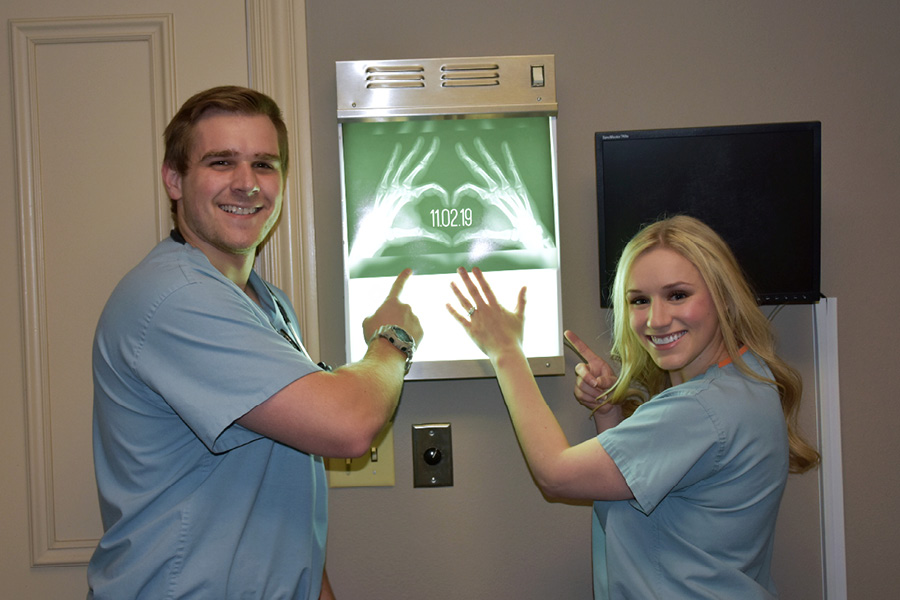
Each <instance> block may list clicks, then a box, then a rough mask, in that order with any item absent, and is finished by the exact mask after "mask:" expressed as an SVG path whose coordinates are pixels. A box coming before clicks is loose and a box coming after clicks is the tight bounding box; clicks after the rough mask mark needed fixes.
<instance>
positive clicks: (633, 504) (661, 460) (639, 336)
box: [448, 216, 818, 600]
mask: <svg viewBox="0 0 900 600" xmlns="http://www.w3.org/2000/svg"><path fill="white" fill-rule="evenodd" d="M459 274H460V277H461V281H462V283H463V285H464V288H465V292H464V291H463V289H461V288H460V287H459V286H457V285H455V284H453V285H452V288H453V292H454V294H455V295H456V297H457V300H458V302H459V306H460V307H461V308H462V311H461V312H460V311H457V310H456V309H454V308H453V307H452V306H450V305H448V310H450V311H451V313H453V315H454V316H455V317H456V319H457V320H458V321H459V323H460V324H461V325H462V326H463V328H464V329H465V330H466V331H467V332H468V334H469V336H470V337H471V338H472V339H473V340H474V341H475V343H476V344H478V346H479V347H480V348H481V349H482V350H483V351H484V352H485V354H486V355H487V356H488V357H489V358H490V360H491V363H492V365H493V367H494V370H495V372H496V374H497V379H498V381H499V384H500V388H501V391H502V393H503V397H504V399H505V401H506V405H507V408H508V409H509V413H510V418H511V420H512V424H513V427H514V429H515V432H516V435H517V437H518V439H519V443H520V445H521V447H522V450H523V453H524V455H525V459H526V461H527V462H528V465H529V467H530V469H531V471H532V473H533V475H534V477H535V480H536V481H537V483H538V485H539V486H540V487H541V489H542V490H543V491H544V492H545V493H546V494H548V495H550V496H553V497H558V498H569V499H589V500H593V501H595V502H594V516H593V520H594V523H593V558H594V594H595V598H598V599H599V598H641V599H646V598H665V599H666V600H671V599H678V598H685V599H687V598H690V599H692V600H694V599H697V598H742V599H746V598H775V597H777V593H776V589H775V584H774V582H773V580H772V576H771V561H772V550H773V542H774V531H775V519H776V516H777V513H778V507H779V504H780V502H781V496H782V493H783V491H784V486H785V483H786V480H787V474H788V472H789V471H793V472H803V471H806V470H808V469H810V468H812V467H814V466H815V465H816V464H817V462H818V454H817V452H816V451H815V449H813V448H812V447H810V446H809V445H808V444H807V443H806V442H805V441H803V439H802V438H801V437H800V436H799V434H798V432H797V430H796V414H797V409H798V403H799V400H800V393H801V382H800V378H799V376H798V375H797V373H796V372H795V371H794V370H793V369H791V368H790V367H789V366H788V365H787V364H785V363H784V361H782V360H781V359H780V358H779V357H778V356H777V355H776V354H775V350H774V346H775V343H774V339H773V336H772V333H771V330H770V327H769V323H768V320H767V319H766V318H765V316H764V315H763V314H762V313H761V312H760V310H759V308H758V307H757V305H756V302H755V300H754V297H753V294H752V293H751V291H750V287H749V286H748V284H747V282H746V280H745V279H744V277H743V275H742V273H741V270H740V268H739V267H738V264H737V262H736V261H735V259H734V256H733V254H732V252H731V250H730V249H729V248H728V246H727V245H726V244H725V243H724V242H723V241H722V239H721V238H720V237H719V236H718V235H717V234H716V233H715V232H714V231H712V230H711V229H710V228H709V227H707V226H706V225H704V224H703V223H701V222H700V221H698V220H697V219H694V218H691V217H686V216H677V217H673V218H670V219H667V220H663V221H659V222H657V223H654V224H652V225H649V226H648V227H646V228H644V229H643V230H642V231H640V232H639V233H638V234H637V235H636V236H635V237H634V238H633V239H632V240H631V241H630V242H629V243H628V245H627V246H626V247H625V249H624V251H623V253H622V257H621V259H620V262H619V266H618V269H617V273H616V278H615V283H614V287H613V316H614V324H613V346H612V357H613V359H614V360H615V361H616V362H618V363H620V365H621V368H620V370H619V373H618V375H616V374H615V373H614V371H613V370H612V369H611V368H610V367H609V365H608V364H607V363H606V362H605V361H603V360H602V359H601V358H600V357H599V356H597V355H596V354H595V353H594V352H592V351H591V349H590V348H589V347H588V346H587V345H586V344H584V342H582V341H581V340H580V339H579V338H578V336H577V335H575V334H574V333H572V332H566V337H567V339H568V341H569V343H570V344H572V346H573V347H574V348H576V350H578V352H579V353H580V354H581V355H582V357H584V360H585V362H584V363H581V364H579V365H578V366H577V367H576V369H575V372H576V376H577V377H576V385H575V396H576V398H577V399H578V400H579V402H581V403H582V404H584V405H585V406H587V407H588V408H590V409H591V410H592V411H593V418H594V421H595V423H596V426H597V432H598V435H597V437H595V438H591V439H589V440H586V441H584V442H581V443H580V444H577V445H574V446H573V445H570V444H569V442H568V440H567V439H566V437H565V435H564V433H563V432H562V430H561V429H560V427H559V424H558V422H557V421H556V418H555V417H554V416H553V413H552V412H551V411H550V409H549V407H548V406H547V404H546V402H545V401H544V399H543V398H542V397H541V394H540V391H539V389H538V387H537V384H536V383H535V381H534V377H533V375H532V373H531V371H530V368H529V366H528V362H527V360H526V358H525V355H524V354H523V352H522V347H521V342H522V331H523V323H524V309H525V289H524V288H523V289H522V290H521V291H520V293H519V297H518V301H517V304H516V307H515V308H514V310H512V311H510V310H507V309H506V308H504V307H502V306H500V305H499V304H498V302H497V300H496V297H495V296H494V294H493V292H492V290H491V288H490V286H489V285H488V282H487V281H486V279H485V277H484V274H483V273H482V272H481V271H480V270H478V269H473V272H472V274H471V275H470V274H469V273H467V272H466V271H465V270H463V269H460V271H459Z"/></svg>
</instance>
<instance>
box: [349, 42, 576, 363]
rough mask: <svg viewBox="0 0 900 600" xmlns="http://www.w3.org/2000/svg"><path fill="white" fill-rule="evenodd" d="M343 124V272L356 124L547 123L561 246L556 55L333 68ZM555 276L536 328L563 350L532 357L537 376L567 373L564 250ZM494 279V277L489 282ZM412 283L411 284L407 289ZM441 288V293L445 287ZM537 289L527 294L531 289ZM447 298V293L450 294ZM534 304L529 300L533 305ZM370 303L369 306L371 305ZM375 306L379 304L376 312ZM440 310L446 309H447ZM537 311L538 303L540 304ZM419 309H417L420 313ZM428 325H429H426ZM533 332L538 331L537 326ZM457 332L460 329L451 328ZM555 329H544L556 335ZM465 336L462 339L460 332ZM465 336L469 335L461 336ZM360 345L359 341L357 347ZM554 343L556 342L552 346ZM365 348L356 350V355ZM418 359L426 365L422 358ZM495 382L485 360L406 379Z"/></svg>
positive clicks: (432, 335)
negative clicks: (349, 142)
mask: <svg viewBox="0 0 900 600" xmlns="http://www.w3.org/2000/svg"><path fill="white" fill-rule="evenodd" d="M335 75H336V92H337V103H336V104H337V121H338V136H339V146H340V161H341V180H342V204H343V207H344V214H343V219H344V223H343V224H344V236H345V239H344V250H345V255H344V258H345V267H346V261H347V258H348V256H347V252H348V244H349V242H348V239H347V236H348V235H349V232H348V230H347V218H348V217H347V213H346V211H347V189H346V188H347V182H346V172H347V168H348V165H347V158H346V149H345V130H346V128H349V127H350V125H351V124H355V123H359V124H363V123H367V124H379V123H382V124H390V123H395V122H403V121H407V122H411V121H412V122H416V121H425V122H428V121H447V120H486V119H500V120H505V119H507V118H512V119H516V118H521V117H540V118H546V119H547V121H548V126H549V130H550V134H549V137H550V148H549V155H550V162H551V164H550V165H549V167H548V168H549V169H550V171H552V188H553V189H552V199H551V200H550V201H549V202H550V203H551V204H552V209H553V212H554V217H553V220H554V223H553V224H552V226H551V229H552V230H553V231H552V233H553V234H554V238H555V240H557V243H558V240H559V230H558V227H559V219H558V197H557V185H556V175H557V174H556V118H557V113H558V104H557V97H556V71H555V63H554V56H553V55H552V54H534V55H518V56H484V57H465V58H427V59H394V60H352V61H337V62H336V63H335ZM556 261H557V267H556V275H555V277H554V279H555V281H554V286H552V287H554V288H555V291H554V292H551V295H552V296H553V297H554V300H553V303H555V307H556V308H555V310H553V311H552V313H553V314H550V313H549V312H548V313H546V314H545V315H544V317H543V319H542V320H540V321H539V320H536V319H531V321H533V323H534V324H540V325H543V326H546V324H547V323H552V325H553V328H555V329H557V330H558V337H559V340H560V341H559V342H558V344H557V345H558V348H557V347H547V348H546V352H543V351H541V352H536V353H535V352H532V353H529V354H528V361H529V364H530V365H531V367H532V370H533V372H534V373H535V375H559V374H562V373H564V372H565V359H564V356H563V346H562V341H561V339H562V309H561V306H562V299H561V290H560V270H559V266H558V262H559V248H558V245H557V247H556ZM489 277H491V275H489ZM350 280H351V277H350V273H349V270H347V269H345V273H344V290H345V317H346V322H347V323H348V327H347V328H346V332H345V334H346V348H347V358H348V360H349V361H353V360H357V359H358V358H359V357H358V356H354V352H355V351H354V350H353V348H354V344H356V343H357V342H358V341H359V340H355V338H354V336H358V328H357V327H356V322H357V321H358V319H357V317H356V316H354V315H352V314H351V312H352V310H351V304H352V303H353V300H352V298H351V295H352V294H351V287H350ZM408 288H409V284H408V285H407V289H408ZM441 289H443V288H441ZM531 289H533V288H532V287H529V290H531ZM446 292H447V295H448V299H449V297H450V294H449V287H448V288H447V289H446ZM531 298H532V297H531V296H530V299H531ZM367 300H368V299H367ZM373 306H374V305H373ZM441 306H442V305H441ZM535 306H537V304H535ZM415 309H416V306H415V305H414V310H415ZM423 325H425V323H424V322H423ZM532 326H534V325H532ZM452 328H454V329H455V328H456V324H455V323H454V324H452ZM553 328H550V327H545V329H548V330H552V329H553ZM426 329H427V333H426V336H425V341H426V342H428V343H432V344H433V343H435V342H434V340H442V336H443V335H444V334H445V333H446V330H445V329H442V328H438V329H435V328H428V327H426ZM459 332H462V330H461V329H460V330H459ZM461 335H464V334H461ZM354 340H355V341H354ZM554 344H556V342H554ZM358 351H359V349H358V347H357V350H356V352H358ZM419 355H420V356H421V357H422V358H423V359H424V356H425V355H424V354H423V353H422V352H420V353H419ZM491 376H493V368H492V367H491V365H490V362H489V361H488V360H487V358H486V357H483V356H482V357H481V358H478V357H473V358H472V359H461V360H460V359H455V358H454V359H448V360H433V361H432V360H415V359H414V361H413V365H412V369H411V370H410V372H409V373H408V374H407V376H406V378H407V379H408V380H410V379H411V380H421V379H456V378H478V377H491Z"/></svg>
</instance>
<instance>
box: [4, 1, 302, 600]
mask: <svg viewBox="0 0 900 600" xmlns="http://www.w3.org/2000/svg"><path fill="white" fill-rule="evenodd" d="M292 4H293V5H296V6H299V9H300V10H302V9H303V6H304V4H303V2H300V1H298V2H294V3H292V2H291V1H290V0H248V1H247V2H245V1H244V0H224V1H223V0H191V1H190V2H184V1H181V0H154V1H153V2H146V1H143V2H138V1H134V0H5V1H4V2H3V3H2V5H0V22H2V25H3V28H2V34H0V35H2V37H3V39H2V42H0V81H2V82H4V83H3V85H2V86H0V87H2V89H3V92H4V93H2V94H0V189H2V190H3V191H2V195H0V244H2V249H3V251H2V255H3V256H4V257H6V260H4V261H2V265H0V280H2V281H3V282H4V285H3V286H0V307H2V311H0V339H2V341H3V343H2V346H0V365H2V367H0V373H2V379H0V380H2V382H3V386H2V389H0V393H2V408H3V410H2V415H3V416H2V418H0V486H2V492H0V532H2V533H0V538H2V543H0V581H2V582H3V592H2V595H3V596H4V597H10V598H22V599H28V598H35V599H38V598H40V599H44V598H54V599H66V598H84V597H85V594H86V592H87V583H86V577H85V563H86V561H87V559H88V558H89V557H90V553H91V552H92V550H93V547H94V546H95V545H96V541H97V539H98V538H99V535H100V533H101V527H100V519H99V509H98V505H97V495H96V486H95V480H94V474H93V466H92V458H91V403H92V399H91V398H92V381H91V369H90V351H91V341H92V336H93V329H94V326H95V324H96V321H97V318H98V316H99V314H100V311H101V309H102V307H103V304H104V302H105V300H106V298H107V297H108V295H109V293H110V291H111V290H112V288H113V286H114V285H115V284H116V283H117V282H118V280H119V279H120V278H121V277H122V275H123V274H124V273H125V272H126V271H127V270H129V269H130V268H131V267H132V266H133V265H135V264H136V263H137V262H138V261H139V260H140V259H141V258H142V257H143V256H144V255H145V254H146V253H147V252H148V251H149V250H150V248H152V247H153V245H154V244H155V243H156V242H157V241H158V240H159V239H160V238H161V237H163V236H165V235H167V234H168V231H169V228H170V222H169V207H168V200H167V199H166V196H165V191H164V189H163V188H162V187H161V185H160V181H159V164H160V160H161V158H162V154H163V146H162V135H161V134H162V129H163V128H164V126H165V124H166V122H167V121H168V119H169V118H170V117H171V116H172V114H173V113H174V111H175V110H176V109H177V106H179V105H180V104H181V103H182V102H183V101H184V100H185V99H187V98H188V97H189V96H190V95H192V94H193V93H194V92H196V91H199V90H201V89H205V88H208V87H211V86H214V85H221V84H241V85H247V84H248V83H249V82H248V73H249V72H251V70H252V69H251V61H250V58H251V57H250V54H251V53H249V52H248V41H247V40H248V30H250V29H252V27H250V28H248V18H249V21H254V20H258V21H265V20H266V19H269V20H270V21H271V22H273V23H276V27H277V26H278V25H277V23H278V22H279V21H282V19H280V18H278V17H277V16H275V17H274V18H273V17H272V16H271V15H270V14H269V13H271V12H272V11H273V10H275V11H277V10H284V9H285V6H287V10H288V11H290V10H294V9H293V8H291V5H292ZM248 16H249V17H248ZM258 25H259V24H258V23H256V24H255V25H254V26H258ZM259 37H262V36H257V38H254V37H253V36H251V37H250V38H249V39H251V45H252V43H253V40H254V39H258V38H259ZM302 47H305V44H303V46H302ZM257 53H258V54H266V53H265V52H257ZM301 58H302V59H303V60H304V61H305V56H303V57H301ZM257 60H258V59H257ZM287 79H290V77H288V78H287ZM254 83H255V84H256V87H258V88H259V89H263V90H264V91H269V90H266V88H265V86H260V85H259V81H256V82H254ZM288 87H290V86H288ZM270 93H271V92H270ZM272 95H274V96H275V97H276V99H278V96H277V94H272ZM283 107H284V106H283ZM288 108H290V107H288ZM286 112H287V113H288V114H289V113H290V110H287V111H286ZM286 203H287V202H286ZM270 277H271V278H274V279H276V281H277V279H278V276H277V274H276V275H274V276H272V275H271V274H270ZM288 283H289V282H288ZM286 287H288V288H290V285H287V286H286Z"/></svg>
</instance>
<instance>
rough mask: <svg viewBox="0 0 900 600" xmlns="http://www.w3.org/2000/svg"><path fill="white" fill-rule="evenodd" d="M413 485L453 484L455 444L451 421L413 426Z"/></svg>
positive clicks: (439, 485)
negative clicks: (452, 436)
mask: <svg viewBox="0 0 900 600" xmlns="http://www.w3.org/2000/svg"><path fill="white" fill-rule="evenodd" d="M412 446H413V485H414V486H415V487H447V486H452V485H453V444H452V440H451V435H450V423H431V424H423V425H413V426H412Z"/></svg>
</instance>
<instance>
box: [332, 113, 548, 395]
mask: <svg viewBox="0 0 900 600" xmlns="http://www.w3.org/2000/svg"><path fill="white" fill-rule="evenodd" d="M554 128H555V117H548V116H526V117H523V116H503V117H494V118H449V119H447V118H427V119H409V120H397V121H349V122H344V123H342V124H341V128H340V136H341V139H340V141H341V159H342V164H341V166H342V177H343V182H342V183H343V194H344V197H343V203H344V226H345V230H344V232H343V233H344V244H345V246H344V251H345V255H344V259H345V273H344V275H345V283H346V290H347V297H346V303H347V305H346V308H347V323H350V324H355V323H359V322H361V320H362V319H363V318H364V317H365V316H366V315H367V313H366V311H367V310H369V302H368V299H370V298H373V297H377V296H378V294H382V295H384V294H386V293H387V290H388V289H389V287H390V284H391V282H392V281H393V280H394V278H395V277H396V276H397V274H398V273H399V272H400V271H401V270H402V269H404V268H406V267H411V268H412V269H413V277H412V278H411V279H410V280H409V281H408V282H407V284H406V286H405V288H404V292H403V301H404V302H408V303H409V304H411V305H412V306H414V307H415V310H416V314H417V315H418V316H419V319H420V320H421V322H422V326H423V328H424V329H425V332H426V333H425V336H424V338H423V340H422V343H421V344H420V345H419V347H418V349H417V350H416V359H415V361H414V363H413V367H412V370H411V371H410V374H409V376H408V377H409V378H413V379H429V378H444V377H457V376H466V377H478V376H488V375H489V374H490V373H491V371H490V365H489V363H488V362H487V360H486V359H485V358H484V355H483V354H482V353H481V351H480V350H478V348H477V347H476V346H475V345H474V344H473V343H472V342H471V340H469V339H468V338H467V337H466V335H465V332H464V331H463V330H462V328H460V327H459V326H458V324H457V323H455V322H453V321H452V318H451V317H450V315H449V313H448V311H447V310H446V308H445V303H446V302H447V301H449V300H450V298H451V296H450V287H449V284H450V281H451V280H453V279H454V278H455V277H456V276H457V275H456V269H457V268H458V267H461V266H462V267H466V268H467V269H471V268H472V267H473V266H478V267H479V268H480V269H482V270H483V271H485V272H490V273H491V281H492V283H493V284H494V289H495V292H496V293H497V296H498V299H500V300H501V301H502V302H505V303H506V304H507V305H512V303H514V302H515V297H516V294H517V293H518V291H519V289H521V287H522V286H527V287H528V304H527V308H526V315H534V316H533V317H526V323H525V328H526V329H525V336H524V342H523V343H524V348H525V350H526V353H527V355H528V356H529V357H552V358H548V359H547V360H541V361H539V362H538V363H536V367H535V368H540V369H543V371H544V372H547V373H550V372H554V373H558V372H560V369H562V368H563V366H562V365H563V361H562V358H561V356H562V341H561V340H562V331H561V316H560V289H559V240H558V239H557V235H558V233H557V222H556V219H557V198H556V172H555V165H556V162H555V159H556V157H555V149H554V144H555V130H554ZM347 345H348V352H349V355H348V358H349V359H350V360H357V359H358V358H360V357H361V356H362V355H363V354H364V353H365V350H366V344H365V340H363V339H362V336H359V335H357V331H356V329H355V328H352V329H348V332H347Z"/></svg>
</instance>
